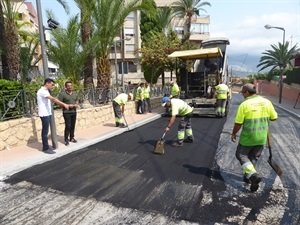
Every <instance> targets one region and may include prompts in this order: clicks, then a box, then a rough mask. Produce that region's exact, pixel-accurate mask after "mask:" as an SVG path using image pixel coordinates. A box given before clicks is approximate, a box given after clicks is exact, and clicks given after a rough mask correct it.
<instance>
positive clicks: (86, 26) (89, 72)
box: [81, 9, 94, 88]
mask: <svg viewBox="0 0 300 225" xmlns="http://www.w3.org/2000/svg"><path fill="white" fill-rule="evenodd" d="M84 12H85V11H84V9H81V18H86V17H85V13H84ZM91 34H92V25H91V21H90V20H87V19H85V21H84V22H83V23H82V26H81V39H82V44H83V45H85V44H86V43H87V42H88V40H89V39H90V37H91ZM93 60H94V57H93V52H92V51H90V52H89V54H88V56H87V57H86V61H85V63H84V69H83V77H84V88H90V87H94V81H93Z"/></svg>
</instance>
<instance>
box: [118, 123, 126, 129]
mask: <svg viewBox="0 0 300 225" xmlns="http://www.w3.org/2000/svg"><path fill="white" fill-rule="evenodd" d="M119 127H120V128H126V127H127V126H126V125H125V124H124V123H120V125H119Z"/></svg>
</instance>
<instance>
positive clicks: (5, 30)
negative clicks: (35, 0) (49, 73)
mask: <svg viewBox="0 0 300 225" xmlns="http://www.w3.org/2000/svg"><path fill="white" fill-rule="evenodd" d="M15 2H22V3H24V0H0V5H1V6H0V33H1V36H0V42H1V45H2V46H1V50H2V51H1V57H2V58H1V60H2V65H3V73H4V76H3V77H4V78H5V79H9V80H16V79H17V75H18V73H19V72H20V63H19V35H18V30H17V27H16V19H15V18H16V14H17V12H18V7H19V5H17V4H15ZM57 2H58V3H60V4H61V5H62V6H63V7H64V9H65V10H66V12H68V10H69V8H68V6H67V5H66V2H65V1H64V0H57ZM1 10H2V11H3V12H1ZM4 15H5V16H4ZM8 53H9V54H8Z"/></svg>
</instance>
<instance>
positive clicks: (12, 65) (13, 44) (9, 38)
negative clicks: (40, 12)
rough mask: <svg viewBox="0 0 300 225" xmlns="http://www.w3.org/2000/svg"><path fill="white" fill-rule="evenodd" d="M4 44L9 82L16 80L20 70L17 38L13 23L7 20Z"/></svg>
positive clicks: (11, 20)
mask: <svg viewBox="0 0 300 225" xmlns="http://www.w3.org/2000/svg"><path fill="white" fill-rule="evenodd" d="M5 34H6V44H7V52H9V54H7V64H8V69H9V80H17V76H18V73H19V69H20V62H19V43H18V42H19V36H18V32H17V28H16V25H15V21H14V20H13V19H9V18H8V19H7V22H6V26H5Z"/></svg>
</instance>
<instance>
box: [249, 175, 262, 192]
mask: <svg viewBox="0 0 300 225" xmlns="http://www.w3.org/2000/svg"><path fill="white" fill-rule="evenodd" d="M249 180H250V181H251V186H250V191H251V192H256V191H257V189H258V188H259V182H261V178H260V177H259V175H258V174H257V173H254V174H253V175H252V176H251V177H250V178H249Z"/></svg>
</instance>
